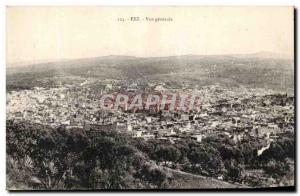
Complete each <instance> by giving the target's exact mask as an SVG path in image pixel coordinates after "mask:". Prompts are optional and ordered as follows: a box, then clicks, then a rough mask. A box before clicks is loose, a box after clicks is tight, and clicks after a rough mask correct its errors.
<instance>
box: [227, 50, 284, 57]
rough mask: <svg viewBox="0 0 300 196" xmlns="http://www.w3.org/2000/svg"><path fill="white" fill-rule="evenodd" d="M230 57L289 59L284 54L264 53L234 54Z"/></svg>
mask: <svg viewBox="0 0 300 196" xmlns="http://www.w3.org/2000/svg"><path fill="white" fill-rule="evenodd" d="M232 56H234V57H236V58H261V59H289V57H288V56H287V55H285V54H280V53H274V52H266V51H262V52H257V53H252V54H236V55H232Z"/></svg>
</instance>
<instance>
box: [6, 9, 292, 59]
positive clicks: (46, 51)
mask: <svg viewBox="0 0 300 196" xmlns="http://www.w3.org/2000/svg"><path fill="white" fill-rule="evenodd" d="M293 12H294V10H293V7H7V10H6V61H7V63H8V64H14V63H21V62H38V61H49V60H60V59H76V58H87V57H96V56H107V55H128V56H137V57H153V56H174V55H187V54H193V55H216V54H247V53H255V52H260V51H269V52H275V53H279V54H284V55H286V56H288V57H290V58H293V53H294V51H293V49H294V40H293V37H294V35H293V33H294V29H293V28H294V27H293V24H294V21H293V20H294V19H293V17H294V15H293V14H294V13H293ZM131 17H139V18H140V21H130V18H131ZM145 17H149V18H154V19H155V18H172V21H168V22H166V21H160V22H154V21H146V20H141V19H145ZM119 18H124V19H129V20H128V21H125V22H122V21H118V19H119Z"/></svg>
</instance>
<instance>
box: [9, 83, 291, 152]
mask: <svg viewBox="0 0 300 196" xmlns="http://www.w3.org/2000/svg"><path fill="white" fill-rule="evenodd" d="M105 82H106V83H107V84H106V85H103V86H102V87H101V88H100V89H97V92H96V91H94V90H93V89H91V86H92V85H93V83H91V82H89V81H83V82H81V83H79V84H74V85H64V86H61V87H58V88H48V89H45V88H34V89H33V90H23V91H18V92H16V91H13V92H10V93H8V94H7V119H15V120H18V119H21V120H28V121H31V122H34V123H41V124H47V125H51V126H54V127H55V126H61V125H63V126H66V127H67V128H72V127H81V128H84V129H86V130H89V127H91V126H98V127H101V126H102V128H103V129H105V128H108V127H112V128H113V129H115V130H116V131H122V132H126V133H127V134H130V135H132V137H136V138H143V139H145V140H149V139H157V140H166V141H169V142H172V143H174V142H176V140H180V139H182V138H190V139H193V140H195V141H197V142H202V140H203V139H204V138H207V137H223V138H224V137H225V138H228V139H230V140H232V141H233V142H234V143H238V142H240V141H242V140H245V139H248V140H249V139H250V140H251V139H252V140H257V139H261V140H263V141H267V142H265V143H264V145H263V146H262V151H263V149H266V147H268V145H269V144H270V143H271V142H272V141H273V140H274V139H276V137H277V134H278V133H281V132H285V131H292V132H293V131H294V96H293V95H287V94H279V93H275V92H273V91H271V90H269V91H266V90H265V89H243V88H238V89H223V88H222V87H221V86H220V85H213V86H206V87H197V88H195V87H191V88H187V89H185V92H184V93H187V94H193V93H196V94H197V96H200V97H202V100H201V103H200V110H190V111H171V112H170V111H159V112H155V113H149V112H143V111H140V112H135V111H123V110H101V108H100V107H99V96H100V95H101V94H102V93H107V92H112V91H114V90H116V89H119V90H120V89H121V90H123V91H124V90H127V91H139V90H141V89H142V90H147V91H154V92H157V91H160V92H161V91H169V92H171V93H172V92H173V93H174V92H176V93H178V92H180V91H182V89H174V88H173V89H168V88H167V87H166V86H165V84H163V83H160V84H157V85H155V84H152V83H151V84H150V83H149V84H147V85H145V84H143V85H141V86H139V85H137V83H132V84H126V85H124V84H122V83H121V82H115V81H105ZM121 84H122V85H121ZM118 85H120V86H118ZM125 86H127V89H126V87H125ZM181 93H182V92H181ZM262 151H259V153H258V155H259V154H261V153H262Z"/></svg>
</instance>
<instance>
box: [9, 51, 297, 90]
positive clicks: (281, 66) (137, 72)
mask: <svg viewBox="0 0 300 196" xmlns="http://www.w3.org/2000/svg"><path fill="white" fill-rule="evenodd" d="M65 76H78V77H83V78H86V77H94V78H98V79H100V80H101V79H107V78H109V79H124V80H128V79H132V78H134V79H135V80H150V81H158V82H170V83H172V82H174V83H176V82H180V83H182V82H188V83H191V82H192V83H195V84H197V85H199V86H204V85H210V84H214V83H220V84H222V85H224V86H225V87H237V86H240V85H243V86H246V87H251V88H272V89H275V90H286V89H288V88H290V89H292V88H293V86H294V66H293V60H290V59H284V58H276V56H274V57H273V56H271V55H270V54H264V53H263V54H261V53H258V54H248V55H208V56H203V55H200V56H197V55H185V56H170V57H153V58H137V57H130V56H106V57H95V58H87V59H78V60H69V61H61V62H48V63H41V64H32V65H28V66H21V67H9V68H8V69H7V88H8V90H9V89H14V88H15V87H16V86H18V85H19V86H22V85H24V89H26V88H30V87H31V86H32V85H33V84H39V83H42V82H41V81H42V80H44V79H50V80H51V78H53V77H61V78H64V77H65ZM31 83H32V84H31Z"/></svg>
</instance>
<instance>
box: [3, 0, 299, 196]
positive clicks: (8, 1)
mask: <svg viewBox="0 0 300 196" xmlns="http://www.w3.org/2000/svg"><path fill="white" fill-rule="evenodd" d="M0 5H1V6H0V27H1V28H0V29H1V30H0V43H1V47H0V65H1V66H0V74H1V75H0V83H1V85H0V95H1V96H0V108H1V110H0V127H1V129H0V130H1V132H0V133H1V135H0V144H1V146H0V157H1V161H0V177H1V178H0V195H17V194H18V195H20V193H8V192H7V191H6V190H5V182H6V172H5V162H6V158H5V155H6V153H5V106H6V101H5V94H6V93H5V84H6V83H5V75H6V70H5V48H6V46H5V7H6V6H22V5H27V6H30V5H45V6H46V5H52V6H55V5H61V6H62V5H72V6H80V5H89V6H92V5H102V6H105V5H110V6H116V5H125V6H130V5H131V6H137V5H140V6H147V5H160V6H166V5H197V6H205V5H206V6H213V5H219V6H220V5H224V6H230V5H245V6H247V5H248V6H249V5H252V6H255V5H264V6H268V5H269V6H271V5H273V6H274V5H280V6H295V7H296V8H299V7H300V1H299V0H273V1H267V0H245V1H239V0H223V1H222V0H205V1H194V0H164V1H163V0H152V1H149V0H148V1H147V0H139V1H138V0H126V1H125V0H102V1H97V0H48V1H41V0H1V1H0ZM298 12H299V11H298ZM297 26H299V18H298V20H297ZM297 56H299V51H298V52H297ZM297 72H298V73H297V75H298V76H299V69H298V71H297ZM299 88H300V87H299V85H297V92H299ZM298 100H299V95H298V99H297V103H298ZM298 120H299V115H298V114H297V125H298V127H299V121H298ZM295 131H296V130H295ZM297 142H299V133H298V134H297ZM298 155H299V149H297V157H299V156H298ZM299 169H300V167H299V159H297V176H298V177H299V175H298V174H299ZM298 181H299V179H298V180H297V182H298ZM297 184H298V183H297ZM22 194H26V195H28V194H31V193H22ZM34 194H35V195H45V194H49V193H43V192H37V193H34ZM55 194H56V195H65V194H76V195H86V193H80V192H79V193H74V192H69V193H64V192H58V193H55ZM90 194H95V193H90ZM96 194H101V195H108V194H110V195H116V194H142V193H131V192H129V193H125V192H123V193H96ZM147 194H151V195H154V194H155V195H156V196H157V195H162V194H173V193H147ZM175 194H187V193H175ZM197 194H198V193H197ZM200 194H210V195H216V194H219V193H203V192H201V193H200ZM223 194H228V193H223ZM229 194H232V193H229ZM234 194H241V193H234ZM250 194H253V195H254V194H255V195H263V194H273V193H250Z"/></svg>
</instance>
